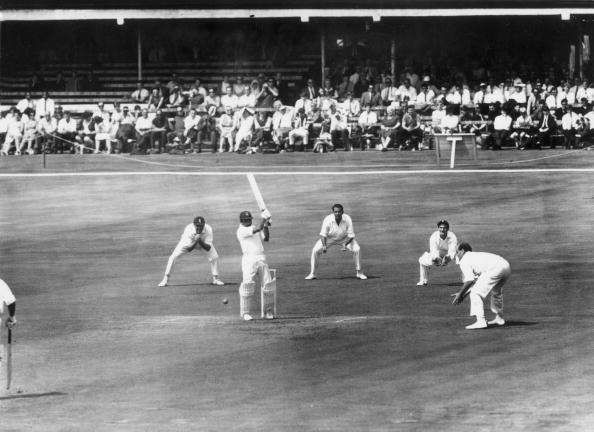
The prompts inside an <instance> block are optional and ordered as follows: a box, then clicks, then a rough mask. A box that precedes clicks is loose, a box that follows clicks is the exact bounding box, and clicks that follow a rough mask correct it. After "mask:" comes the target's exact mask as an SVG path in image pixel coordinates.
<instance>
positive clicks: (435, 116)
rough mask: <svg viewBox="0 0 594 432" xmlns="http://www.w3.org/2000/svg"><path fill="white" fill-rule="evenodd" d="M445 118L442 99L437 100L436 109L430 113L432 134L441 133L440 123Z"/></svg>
mask: <svg viewBox="0 0 594 432" xmlns="http://www.w3.org/2000/svg"><path fill="white" fill-rule="evenodd" d="M445 116H446V108H445V104H444V102H443V99H438V100H437V107H436V108H435V109H434V110H433V112H432V113H431V126H432V127H433V132H435V133H442V129H441V122H442V120H443V118H444V117H445Z"/></svg>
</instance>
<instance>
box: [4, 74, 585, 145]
mask: <svg viewBox="0 0 594 432" xmlns="http://www.w3.org/2000/svg"><path fill="white" fill-rule="evenodd" d="M331 72H332V71H326V73H325V75H326V76H327V78H326V79H325V80H324V82H323V83H321V85H319V84H318V83H316V82H315V81H314V80H313V79H307V80H306V81H305V82H304V83H303V87H302V88H301V89H299V91H298V92H297V94H298V98H297V99H296V100H293V99H294V98H291V94H290V93H289V88H288V84H287V83H286V82H284V81H283V79H282V76H281V75H280V74H277V75H276V76H274V77H272V76H270V77H265V76H264V75H263V74H260V75H258V76H257V77H255V78H253V79H245V77H243V76H237V77H235V78H233V79H231V78H229V77H224V79H223V80H222V82H220V83H218V84H217V85H210V86H205V85H203V84H202V83H201V81H200V80H199V79H196V80H195V81H194V82H192V83H182V82H180V79H179V78H178V76H177V75H176V74H175V73H173V74H172V75H171V77H170V78H169V79H168V80H166V81H167V82H163V83H162V82H161V81H156V82H154V83H152V84H151V85H149V86H146V85H145V83H142V82H139V83H137V86H136V89H135V90H134V91H133V92H132V93H131V94H130V96H129V98H128V99H127V100H124V101H115V102H113V103H109V104H104V103H102V102H101V103H99V104H97V105H96V106H95V107H94V109H93V110H92V112H91V111H89V112H86V113H84V114H83V115H82V116H75V115H73V114H72V113H69V112H68V110H67V109H64V108H63V107H61V106H59V105H58V104H57V103H55V101H54V100H53V99H52V97H51V94H50V93H48V92H44V93H42V97H41V98H39V99H36V100H34V99H32V98H31V94H30V93H27V94H26V95H25V96H24V98H23V99H22V100H20V101H19V102H18V103H17V104H16V106H14V107H11V108H10V109H9V110H8V111H5V112H2V113H1V115H0V144H1V151H0V154H1V155H8V154H15V155H20V154H36V153H41V152H48V153H85V152H94V153H99V152H102V151H103V152H108V153H110V152H116V153H134V154H146V153H163V152H169V153H175V154H184V153H200V152H202V151H204V150H208V151H212V152H237V153H255V152H269V151H270V152H282V151H296V150H305V149H313V151H319V152H325V151H333V150H336V149H339V148H340V149H344V150H353V148H359V149H361V150H368V149H372V148H373V149H377V150H382V151H387V150H390V149H395V150H413V151H414V150H422V149H426V148H431V147H432V141H433V137H434V135H435V134H443V133H446V134H447V133H469V134H474V135H475V136H476V141H477V143H478V144H479V145H480V146H481V147H482V148H491V149H500V148H502V147H514V148H518V149H528V148H537V149H540V148H543V147H550V148H554V147H555V146H563V147H565V148H581V147H585V146H590V145H591V142H592V140H593V137H594V109H593V103H594V85H591V84H590V83H589V82H588V80H586V79H574V80H571V79H559V80H552V79H550V78H546V79H542V80H541V79H530V80H524V81H523V80H522V79H520V78H518V77H509V78H507V79H505V80H503V81H500V82H497V81H495V80H494V79H485V80H484V82H480V81H479V82H476V83H475V84H473V85H469V84H467V81H462V83H461V84H457V83H453V84H452V83H447V84H446V85H443V84H440V85H437V83H435V82H434V81H433V80H432V78H431V77H430V76H428V75H427V76H419V75H417V74H415V73H414V72H413V71H412V69H411V68H406V69H405V71H404V72H403V73H402V74H401V75H400V76H398V78H397V79H396V77H395V76H390V75H388V74H379V73H378V72H377V70H376V69H375V68H374V67H373V66H372V65H371V63H368V62H365V63H364V64H361V65H358V66H356V67H354V68H350V69H349V68H344V69H342V70H341V68H336V70H335V71H334V73H331ZM92 79H93V78H92V75H91V81H92ZM72 80H73V81H74V82H75V81H76V77H72ZM86 81H89V79H88V77H87V80H86Z"/></svg>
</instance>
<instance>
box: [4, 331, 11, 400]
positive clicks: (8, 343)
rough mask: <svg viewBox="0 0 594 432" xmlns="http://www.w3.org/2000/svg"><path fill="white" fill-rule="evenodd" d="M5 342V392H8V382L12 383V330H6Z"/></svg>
mask: <svg viewBox="0 0 594 432" xmlns="http://www.w3.org/2000/svg"><path fill="white" fill-rule="evenodd" d="M7 333H8V335H7V340H6V348H5V349H6V355H5V357H6V390H10V382H11V381H12V329H11V328H9V329H8V332H7Z"/></svg>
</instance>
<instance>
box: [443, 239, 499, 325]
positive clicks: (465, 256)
mask: <svg viewBox="0 0 594 432" xmlns="http://www.w3.org/2000/svg"><path fill="white" fill-rule="evenodd" d="M456 260H457V262H458V265H459V266H460V270H461V271H462V277H463V284H462V288H461V289H460V291H458V292H457V293H456V294H453V296H454V300H453V301H452V304H460V303H462V300H464V297H466V295H468V296H469V297H470V315H471V316H472V315H474V316H475V317H476V322H475V323H473V324H470V325H467V326H466V328H467V329H468V330H474V329H481V328H485V327H487V326H488V324H494V325H498V326H502V325H504V324H505V320H504V319H503V293H502V288H503V285H505V282H507V279H508V278H509V276H510V274H511V267H510V265H509V263H508V262H507V261H506V260H505V259H503V258H502V257H500V256H499V255H495V254H492V253H488V252H472V248H471V247H470V245H469V244H468V243H460V246H458V253H457V255H456ZM489 293H491V311H492V312H493V313H494V314H495V318H493V319H492V320H491V321H489V322H487V321H486V320H485V310H484V306H483V299H484V298H485V297H487V295H488V294H489Z"/></svg>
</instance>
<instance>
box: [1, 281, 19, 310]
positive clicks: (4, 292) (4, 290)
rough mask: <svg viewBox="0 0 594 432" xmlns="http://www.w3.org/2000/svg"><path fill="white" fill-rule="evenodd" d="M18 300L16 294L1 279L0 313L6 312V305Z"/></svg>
mask: <svg viewBox="0 0 594 432" xmlns="http://www.w3.org/2000/svg"><path fill="white" fill-rule="evenodd" d="M15 301H16V299H15V297H14V294H13V293H12V291H11V290H10V288H9V287H8V285H6V282H4V281H3V280H2V279H0V314H2V313H3V312H4V306H5V305H9V304H12V303H14V302H15Z"/></svg>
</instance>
